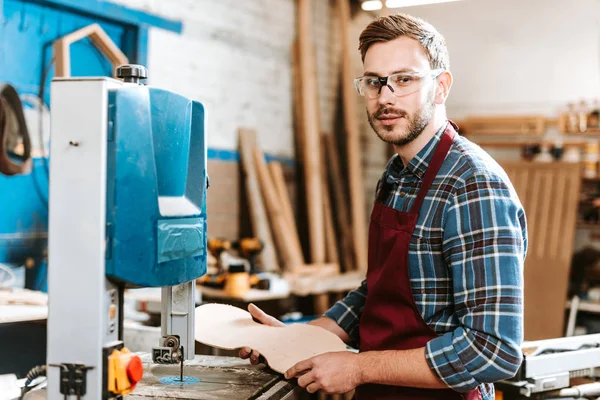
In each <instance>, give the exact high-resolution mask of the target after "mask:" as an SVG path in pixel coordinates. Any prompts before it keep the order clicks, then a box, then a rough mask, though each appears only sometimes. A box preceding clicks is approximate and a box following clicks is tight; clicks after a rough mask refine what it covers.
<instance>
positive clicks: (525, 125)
mask: <svg viewBox="0 0 600 400" xmlns="http://www.w3.org/2000/svg"><path fill="white" fill-rule="evenodd" d="M545 123H546V119H545V118H544V116H543V115H508V116H472V117H467V119H466V120H465V121H464V122H463V125H462V127H463V128H464V130H465V131H466V133H467V134H469V135H536V136H539V135H543V134H544V131H545Z"/></svg>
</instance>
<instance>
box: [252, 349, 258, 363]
mask: <svg viewBox="0 0 600 400" xmlns="http://www.w3.org/2000/svg"><path fill="white" fill-rule="evenodd" d="M258 357H260V353H259V352H258V351H256V350H252V354H251V355H250V363H251V364H253V365H256V364H258V363H259V360H258Z"/></svg>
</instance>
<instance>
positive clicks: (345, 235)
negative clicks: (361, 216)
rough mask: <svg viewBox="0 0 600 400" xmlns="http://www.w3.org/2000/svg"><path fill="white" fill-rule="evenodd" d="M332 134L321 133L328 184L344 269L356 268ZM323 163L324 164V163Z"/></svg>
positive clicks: (338, 163) (346, 206)
mask: <svg viewBox="0 0 600 400" xmlns="http://www.w3.org/2000/svg"><path fill="white" fill-rule="evenodd" d="M334 140H335V138H334V137H333V135H323V150H324V158H325V160H326V161H327V162H326V165H327V171H328V172H329V174H328V175H329V184H330V185H331V189H332V195H333V202H334V204H335V207H334V209H335V212H336V223H337V226H338V227H339V232H341V237H340V240H341V243H340V244H341V250H342V261H343V265H344V271H352V270H355V269H356V262H355V260H356V255H355V252H354V250H355V246H353V245H352V229H351V226H350V223H349V221H350V212H349V211H348V198H347V196H346V195H345V194H344V192H345V191H344V188H343V185H342V183H343V182H344V178H343V177H342V172H341V170H340V168H341V167H340V165H341V164H340V160H339V157H338V152H337V149H336V147H335V143H334ZM324 165H325V164H324Z"/></svg>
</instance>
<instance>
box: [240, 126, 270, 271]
mask: <svg viewBox="0 0 600 400" xmlns="http://www.w3.org/2000/svg"><path fill="white" fill-rule="evenodd" d="M238 136H239V147H240V161H241V163H242V171H243V174H244V176H243V177H242V178H243V179H244V184H245V187H246V191H247V195H248V209H249V210H250V219H251V220H252V234H253V235H254V236H255V237H257V238H258V239H259V240H261V241H262V242H263V243H264V249H263V251H262V252H261V254H260V255H259V257H260V258H261V261H262V262H261V266H262V270H263V271H266V272H275V271H278V270H279V263H278V261H277V253H275V246H274V245H273V237H272V236H271V228H270V227H269V220H268V219H267V212H266V211H265V205H264V203H263V198H262V195H261V193H260V186H259V182H258V176H257V172H256V167H255V164H254V156H253V154H252V149H253V148H254V147H255V146H256V132H255V131H254V130H251V129H244V128H241V129H239V130H238Z"/></svg>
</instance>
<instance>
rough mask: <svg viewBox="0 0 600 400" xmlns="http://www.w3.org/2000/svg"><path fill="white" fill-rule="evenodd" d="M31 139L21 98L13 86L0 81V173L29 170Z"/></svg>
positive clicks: (8, 173)
mask: <svg viewBox="0 0 600 400" xmlns="http://www.w3.org/2000/svg"><path fill="white" fill-rule="evenodd" d="M31 167H32V160H31V139H30V137H29V131H28V130H27V124H26V122H25V115H24V113H23V105H22V103H21V99H20V98H19V95H18V94H17V91H16V90H15V88H14V87H12V86H11V85H9V84H6V83H5V84H1V83H0V173H1V174H4V175H17V174H26V173H29V172H30V171H31Z"/></svg>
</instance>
